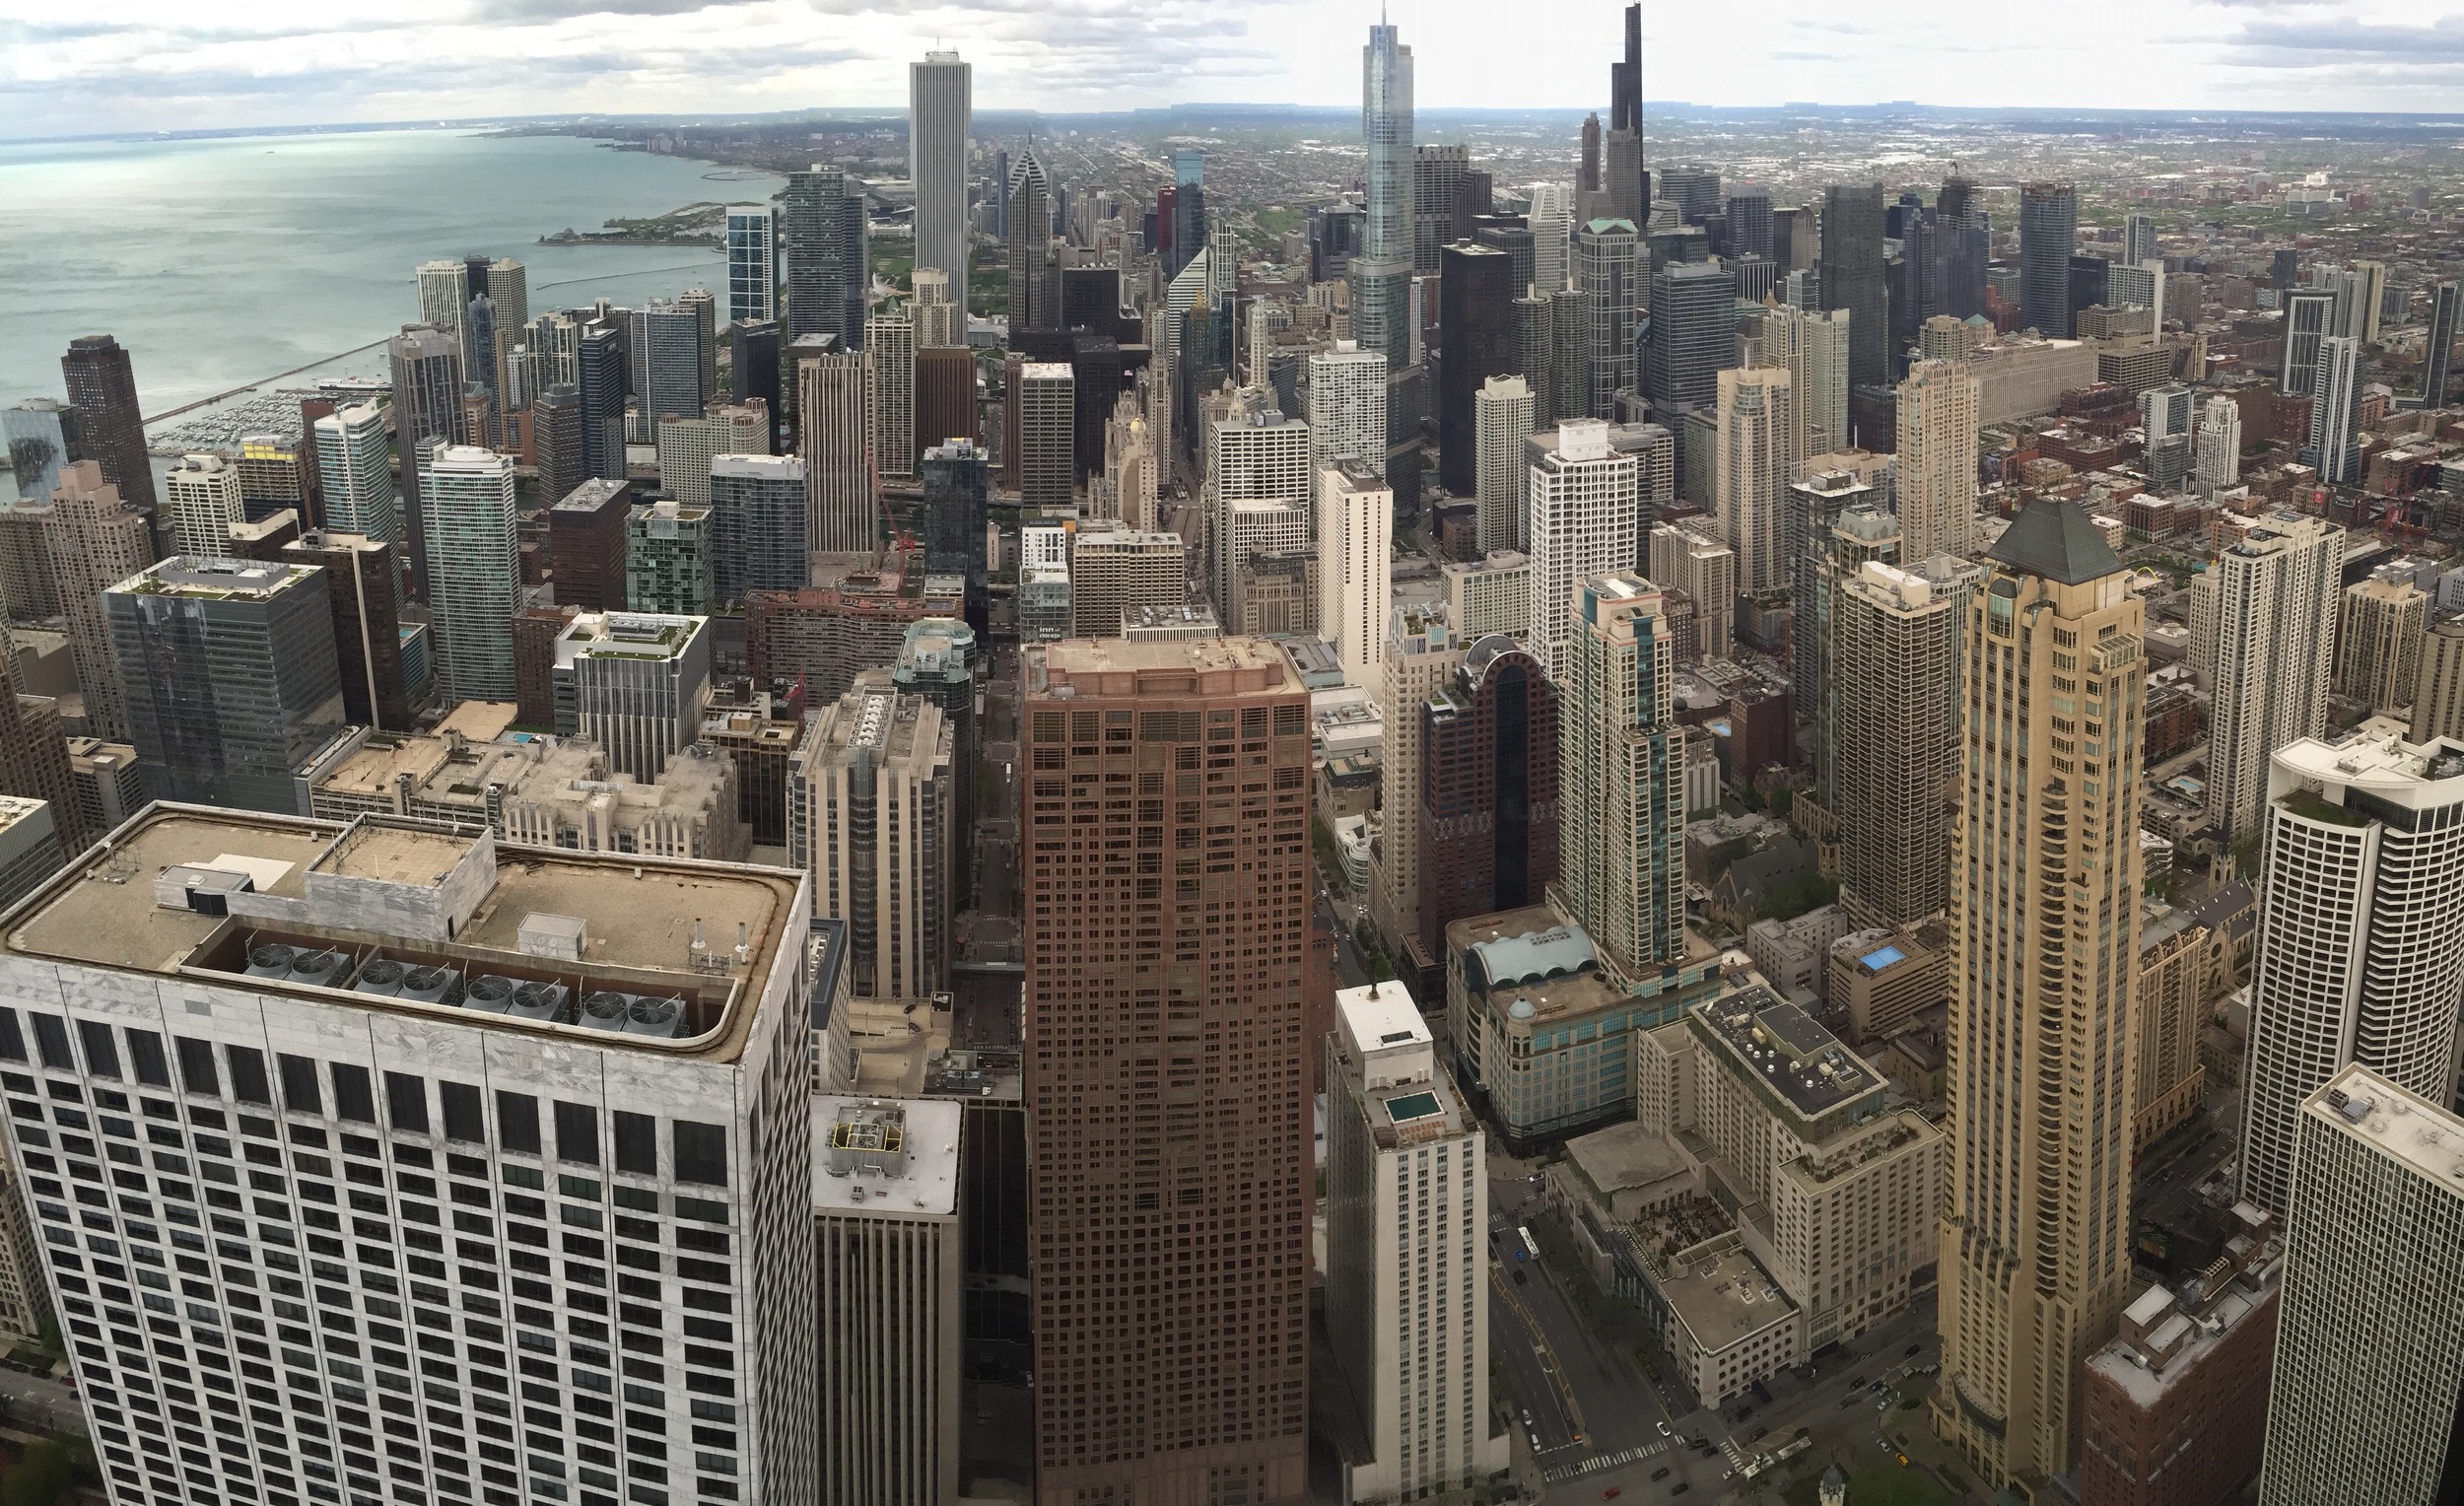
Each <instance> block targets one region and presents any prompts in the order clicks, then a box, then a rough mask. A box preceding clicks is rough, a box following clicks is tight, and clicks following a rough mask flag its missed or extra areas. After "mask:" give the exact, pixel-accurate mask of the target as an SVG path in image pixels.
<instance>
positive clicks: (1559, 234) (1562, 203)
mask: <svg viewBox="0 0 2464 1506" xmlns="http://www.w3.org/2000/svg"><path fill="white" fill-rule="evenodd" d="M1525 218H1526V221H1527V223H1529V224H1530V226H1531V227H1532V289H1533V291H1534V293H1536V294H1537V295H1538V296H1539V297H1540V298H1546V297H1548V295H1550V294H1552V293H1558V292H1562V291H1564V289H1565V286H1566V255H1567V252H1568V250H1569V249H1570V248H1571V243H1572V240H1573V239H1574V188H1573V185H1572V184H1570V183H1534V184H1533V185H1532V209H1531V213H1530V214H1529V215H1527V216H1526V217H1525Z"/></svg>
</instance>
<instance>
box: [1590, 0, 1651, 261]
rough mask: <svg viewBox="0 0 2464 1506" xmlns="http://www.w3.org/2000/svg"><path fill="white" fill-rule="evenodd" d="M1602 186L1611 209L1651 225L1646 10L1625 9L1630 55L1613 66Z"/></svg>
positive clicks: (1612, 211) (1626, 38)
mask: <svg viewBox="0 0 2464 1506" xmlns="http://www.w3.org/2000/svg"><path fill="white" fill-rule="evenodd" d="M1601 151H1602V157H1603V166H1602V168H1601V181H1600V183H1599V187H1600V188H1601V190H1602V191H1603V192H1605V193H1606V194H1607V195H1608V212H1609V213H1610V214H1612V215H1616V216H1618V217H1620V218H1623V219H1628V220H1632V221H1633V222H1634V223H1635V225H1637V226H1643V225H1648V224H1650V223H1651V169H1650V168H1649V167H1648V166H1647V165H1646V163H1645V160H1644V156H1643V8H1642V6H1641V5H1640V4H1635V5H1629V6H1627V7H1626V8H1625V56H1624V58H1623V59H1621V60H1620V61H1618V62H1614V63H1611V64H1609V65H1608V135H1607V136H1606V137H1604V138H1603V139H1602V141H1601Z"/></svg>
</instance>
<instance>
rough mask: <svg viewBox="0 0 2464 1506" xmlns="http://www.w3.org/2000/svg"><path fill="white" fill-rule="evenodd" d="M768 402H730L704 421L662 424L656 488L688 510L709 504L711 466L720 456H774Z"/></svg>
mask: <svg viewBox="0 0 2464 1506" xmlns="http://www.w3.org/2000/svg"><path fill="white" fill-rule="evenodd" d="M768 409H769V404H767V403H726V404H722V405H720V406H719V407H716V408H713V409H711V410H710V412H709V414H708V415H707V416H706V417H703V418H663V419H660V420H659V423H658V484H659V486H660V488H661V489H662V490H664V491H665V492H666V493H667V495H668V496H670V497H673V498H675V499H676V500H677V501H678V502H681V503H683V504H684V505H685V506H687V507H700V506H701V505H702V504H704V503H706V502H708V501H710V463H711V461H713V460H715V459H717V458H718V457H719V456H720V455H767V454H769V453H770V414H769V411H768Z"/></svg>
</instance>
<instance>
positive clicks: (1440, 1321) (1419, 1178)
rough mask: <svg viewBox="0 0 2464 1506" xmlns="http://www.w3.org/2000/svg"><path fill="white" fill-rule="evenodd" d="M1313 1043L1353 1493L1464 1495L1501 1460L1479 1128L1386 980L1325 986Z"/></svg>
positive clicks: (1382, 1498) (1407, 1004)
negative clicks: (1329, 1013)
mask: <svg viewBox="0 0 2464 1506" xmlns="http://www.w3.org/2000/svg"><path fill="white" fill-rule="evenodd" d="M1326 1085H1327V1104H1328V1107H1327V1180H1326V1209H1327V1264H1328V1269H1327V1285H1326V1292H1327V1327H1328V1329H1329V1331H1330V1332H1331V1334H1332V1336H1333V1340H1334V1348H1335V1360H1336V1362H1337V1363H1338V1364H1340V1365H1341V1366H1342V1368H1343V1371H1344V1374H1345V1377H1346V1378H1347V1379H1348V1380H1349V1381H1350V1382H1351V1389H1352V1393H1353V1395H1354V1396H1356V1397H1358V1398H1359V1399H1360V1402H1361V1404H1362V1407H1363V1410H1364V1411H1365V1412H1366V1416H1365V1417H1364V1418H1363V1419H1362V1420H1363V1421H1365V1422H1366V1424H1367V1431H1368V1436H1369V1459H1368V1462H1367V1463H1365V1464H1360V1465H1355V1466H1352V1467H1351V1471H1350V1475H1351V1477H1350V1479H1349V1481H1348V1482H1347V1488H1346V1490H1345V1492H1344V1494H1345V1497H1346V1498H1347V1499H1350V1500H1354V1501H1359V1502H1362V1503H1364V1506H1366V1503H1382V1502H1404V1501H1426V1500H1435V1501H1451V1500H1471V1499H1475V1498H1477V1496H1478V1494H1479V1493H1481V1492H1484V1490H1485V1488H1486V1487H1487V1485H1488V1484H1489V1482H1490V1481H1491V1479H1492V1478H1493V1477H1495V1476H1499V1475H1502V1474H1503V1473H1504V1472H1505V1470H1506V1466H1507V1444H1506V1437H1505V1435H1504V1434H1503V1433H1492V1432H1491V1431H1490V1424H1489V1406H1488V1306H1489V1304H1488V1289H1487V1288H1488V1256H1487V1246H1486V1240H1487V1231H1488V1178H1487V1176H1486V1174H1485V1163H1484V1157H1483V1155H1482V1147H1483V1136H1482V1133H1481V1130H1480V1126H1479V1122H1478V1121H1477V1120H1476V1119H1474V1118H1473V1117H1472V1114H1471V1113H1470V1111H1469V1110H1468V1109H1467V1108H1466V1107H1465V1106H1464V1103H1463V1101H1462V1100H1461V1099H1460V1098H1459V1097H1457V1096H1456V1093H1455V1087H1454V1083H1453V1081H1452V1080H1451V1079H1450V1078H1449V1077H1448V1076H1447V1074H1446V1070H1445V1068H1443V1067H1442V1066H1440V1065H1439V1064H1438V1062H1437V1051H1436V1047H1435V1045H1434V1043H1433V1042H1432V1041H1431V1039H1430V1036H1429V1027H1428V1025H1427V1024H1426V1023H1425V1022H1424V1021H1423V1020H1422V1019H1421V1016H1420V1010H1419V1007H1418V1006H1417V1005H1416V1004H1414V1003H1413V1002H1412V999H1411V995H1410V994H1409V993H1405V992H1404V991H1403V986H1402V985H1401V984H1396V983H1385V984H1370V985H1368V986H1367V987H1365V988H1358V989H1345V990H1343V991H1341V992H1340V993H1337V994H1336V995H1335V1031H1334V1033H1333V1034H1331V1035H1330V1036H1328V1038H1327V1043H1326Z"/></svg>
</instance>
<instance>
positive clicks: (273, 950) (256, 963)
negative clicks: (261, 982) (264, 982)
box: [248, 942, 299, 978]
mask: <svg viewBox="0 0 2464 1506" xmlns="http://www.w3.org/2000/svg"><path fill="white" fill-rule="evenodd" d="M297 956H299V953H297V952H295V951H293V950H292V949H291V948H290V947H287V946H281V945H277V944H274V943H270V942H269V943H268V944H266V945H264V946H252V947H250V948H248V976H249V977H250V978H288V977H290V976H291V964H292V960H293V959H294V958H296V957H297Z"/></svg>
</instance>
